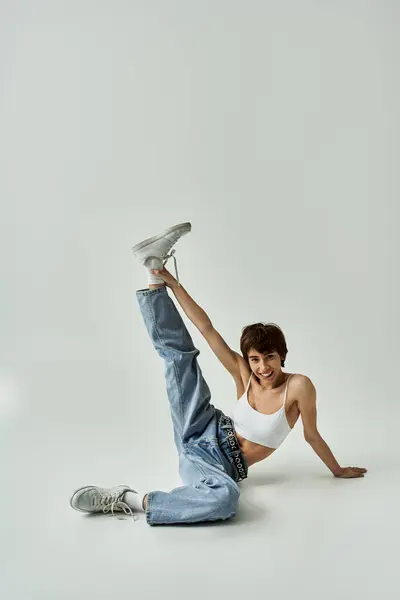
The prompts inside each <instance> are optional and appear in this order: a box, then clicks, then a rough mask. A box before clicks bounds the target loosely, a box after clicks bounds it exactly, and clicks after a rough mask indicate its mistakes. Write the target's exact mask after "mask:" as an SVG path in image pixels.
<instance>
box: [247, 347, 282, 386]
mask: <svg viewBox="0 0 400 600" xmlns="http://www.w3.org/2000/svg"><path fill="white" fill-rule="evenodd" d="M248 361H249V365H250V369H251V370H252V371H253V373H254V374H255V375H256V376H257V377H258V378H259V380H260V382H261V383H264V382H265V383H268V384H271V383H272V382H276V381H277V379H279V378H280V377H281V373H282V366H281V365H282V359H281V357H280V356H279V354H278V352H276V351H275V350H270V351H269V352H268V353H267V354H261V353H260V352H257V350H255V349H254V348H250V350H249V353H248Z"/></svg>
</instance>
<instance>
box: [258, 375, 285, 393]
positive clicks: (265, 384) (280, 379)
mask: <svg viewBox="0 0 400 600" xmlns="http://www.w3.org/2000/svg"><path fill="white" fill-rule="evenodd" d="M257 379H258V380H259V382H260V385H261V387H262V388H263V389H264V390H274V389H275V388H277V387H279V386H280V385H282V383H283V382H284V381H285V373H284V372H283V371H281V372H280V373H279V375H278V377H277V378H276V380H275V381H272V382H271V383H269V382H268V381H264V380H263V379H260V378H259V377H258V378H257Z"/></svg>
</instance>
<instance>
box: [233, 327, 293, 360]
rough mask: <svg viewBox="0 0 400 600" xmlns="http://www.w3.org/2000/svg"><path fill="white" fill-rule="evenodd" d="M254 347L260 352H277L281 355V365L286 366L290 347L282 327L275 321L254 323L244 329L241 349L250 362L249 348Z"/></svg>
mask: <svg viewBox="0 0 400 600" xmlns="http://www.w3.org/2000/svg"><path fill="white" fill-rule="evenodd" d="M251 348H254V350H257V352H259V353H260V354H268V353H269V352H277V353H278V354H279V356H280V357H281V366H282V367H284V366H285V360H286V355H287V353H288V349H287V346H286V340H285V336H284V334H283V331H282V329H281V328H280V327H279V326H278V325H275V323H253V325H246V327H243V329H242V335H241V338H240V351H241V353H242V354H243V358H244V359H245V360H247V362H249V359H248V354H249V350H250V349H251Z"/></svg>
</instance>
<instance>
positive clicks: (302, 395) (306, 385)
mask: <svg viewBox="0 0 400 600" xmlns="http://www.w3.org/2000/svg"><path fill="white" fill-rule="evenodd" d="M289 387H290V389H291V392H292V395H293V396H294V399H295V400H303V401H304V400H307V399H309V400H310V399H313V398H315V394H316V391H315V386H314V384H313V382H312V381H311V379H310V378H309V377H308V376H307V375H302V374H301V373H294V374H293V375H292V377H291V378H290V385H289Z"/></svg>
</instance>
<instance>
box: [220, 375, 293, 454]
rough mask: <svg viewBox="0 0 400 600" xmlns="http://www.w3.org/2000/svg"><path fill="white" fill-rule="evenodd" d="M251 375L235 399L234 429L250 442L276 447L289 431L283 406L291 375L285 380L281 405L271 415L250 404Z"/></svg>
mask: <svg viewBox="0 0 400 600" xmlns="http://www.w3.org/2000/svg"><path fill="white" fill-rule="evenodd" d="M252 376H253V373H252V374H251V375H250V379H249V383H248V384H247V388H246V391H245V393H244V394H243V396H242V397H241V398H240V399H239V400H238V401H237V403H236V406H235V408H234V411H233V414H232V419H233V422H234V425H235V429H236V431H237V432H238V434H239V435H241V436H242V437H244V438H245V439H246V440H249V441H250V442H255V443H256V444H261V446H267V447H268V448H278V446H280V445H281V444H282V442H283V440H284V439H285V438H286V437H287V435H288V434H289V433H290V432H291V428H290V426H289V423H288V422H287V418H286V410H285V406H286V396H287V388H288V383H289V379H290V378H291V376H292V375H289V377H288V379H287V382H286V387H285V396H284V400H283V406H281V408H280V409H279V410H277V411H276V412H274V413H273V414H272V415H264V414H262V413H260V412H258V410H255V409H254V408H252V407H251V406H250V404H249V400H248V391H249V387H250V381H251V378H252Z"/></svg>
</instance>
